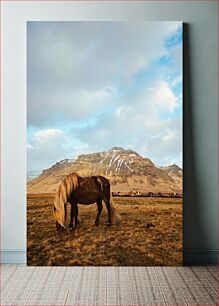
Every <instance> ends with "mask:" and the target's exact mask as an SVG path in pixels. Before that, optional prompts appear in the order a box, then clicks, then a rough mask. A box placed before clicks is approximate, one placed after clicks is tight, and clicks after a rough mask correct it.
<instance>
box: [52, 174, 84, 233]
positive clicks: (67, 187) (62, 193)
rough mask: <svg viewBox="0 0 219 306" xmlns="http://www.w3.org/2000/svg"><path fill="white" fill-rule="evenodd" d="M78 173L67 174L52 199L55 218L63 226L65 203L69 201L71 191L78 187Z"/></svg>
mask: <svg viewBox="0 0 219 306" xmlns="http://www.w3.org/2000/svg"><path fill="white" fill-rule="evenodd" d="M78 178H79V176H78V174H77V173H74V172H73V173H71V174H69V175H68V176H67V177H66V178H64V180H63V181H62V182H61V184H60V185H59V188H58V191H57V192H56V195H55V199H54V217H55V220H56V221H57V222H58V223H59V224H60V225H61V226H62V227H64V228H65V222H66V203H67V202H68V201H69V198H70V196H71V193H72V192H73V191H75V190H76V189H77V188H78V185H79V182H78Z"/></svg>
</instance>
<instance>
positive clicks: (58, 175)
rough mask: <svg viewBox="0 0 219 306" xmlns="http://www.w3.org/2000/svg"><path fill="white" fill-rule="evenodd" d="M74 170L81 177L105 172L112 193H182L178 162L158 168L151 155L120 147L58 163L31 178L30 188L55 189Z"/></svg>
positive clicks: (39, 189) (28, 187) (29, 190)
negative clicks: (141, 154)
mask: <svg viewBox="0 0 219 306" xmlns="http://www.w3.org/2000/svg"><path fill="white" fill-rule="evenodd" d="M71 172H77V173H78V174H79V175H81V176H90V175H103V176H105V177H107V178H108V179H109V180H110V182H111V186H112V187H111V188H112V191H113V192H119V191H120V192H128V191H140V192H176V193H181V192H182V169H180V168H179V167H178V166H177V165H171V166H168V167H157V166H155V165H154V164H153V162H152V161H151V160H150V159H149V158H144V157H142V156H140V155H139V154H138V153H136V152H135V151H132V150H125V149H123V148H120V147H114V148H112V149H110V150H108V151H103V152H98V153H92V154H84V155H79V156H78V158H77V159H75V160H72V159H71V160H69V159H65V160H62V161H60V162H57V163H56V164H55V165H53V166H52V167H51V168H49V169H47V170H44V171H43V172H42V174H41V175H39V176H38V177H37V178H35V179H33V180H31V181H29V182H28V184H27V191H28V193H41V192H42V193H46V192H55V191H56V190H57V188H58V186H59V184H60V182H61V180H62V179H63V178H64V177H65V176H66V175H67V174H69V173H71Z"/></svg>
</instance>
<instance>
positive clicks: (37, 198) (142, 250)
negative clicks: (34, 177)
mask: <svg viewBox="0 0 219 306" xmlns="http://www.w3.org/2000/svg"><path fill="white" fill-rule="evenodd" d="M53 197H54V195H53V194H29V195H28V196H27V263H28V265H31V266H164V265H165V266H176V265H182V199H181V198H176V199H174V198H152V197H151V198H147V197H145V198H143V197H142V198H140V197H139V198H138V197H114V198H113V202H114V204H115V206H116V208H117V210H118V211H119V213H120V215H121V217H122V220H121V221H120V223H119V224H116V225H114V226H111V227H108V226H107V212H106V208H105V206H104V209H103V212H102V216H101V222H100V225H99V227H96V226H94V225H93V224H94V221H95V217H96V213H97V207H96V205H95V204H93V205H89V206H84V205H79V218H80V224H79V227H78V228H77V229H76V230H73V231H63V232H61V233H57V232H56V230H55V222H54V218H53V213H52V212H53ZM68 211H70V207H68ZM68 215H69V213H68Z"/></svg>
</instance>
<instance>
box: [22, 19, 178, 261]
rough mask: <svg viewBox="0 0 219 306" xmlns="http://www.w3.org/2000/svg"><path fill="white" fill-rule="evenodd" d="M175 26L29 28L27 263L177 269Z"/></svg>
mask: <svg viewBox="0 0 219 306" xmlns="http://www.w3.org/2000/svg"><path fill="white" fill-rule="evenodd" d="M182 32H183V27H182V22H176V21H174V22H163V21H162V22H114V21H113V22H110V21H107V22H104V21H103V22H96V21H88V22H85V21H80V22H75V21H69V22H60V21H57V22H46V21H33V22H32V21H31V22H28V23H27V264H28V265H30V266H156V265H158V266H175V265H181V264H182V210H183V192H182V190H183V189H182V187H183V186H182V180H183V165H182Z"/></svg>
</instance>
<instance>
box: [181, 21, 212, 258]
mask: <svg viewBox="0 0 219 306" xmlns="http://www.w3.org/2000/svg"><path fill="white" fill-rule="evenodd" d="M190 44H191V40H190V35H189V25H188V24H186V23H184V25H183V181H184V183H183V198H184V201H183V261H184V264H194V263H195V264H201V263H203V262H206V254H205V252H204V251H202V252H201V253H199V252H197V251H193V248H196V241H197V237H201V240H202V241H204V240H205V239H207V233H206V232H205V229H204V228H203V225H202V217H201V207H200V202H201V199H200V193H199V188H198V172H197V164H196V158H195V153H196V152H195V146H194V111H195V110H194V106H193V96H192V92H193V91H192V78H191V69H190V67H191V66H190ZM206 252H207V251H206ZM208 255H209V254H208ZM213 255H214V254H213ZM213 255H212V256H213ZM202 256H203V258H202ZM212 260H213V258H212Z"/></svg>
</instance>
